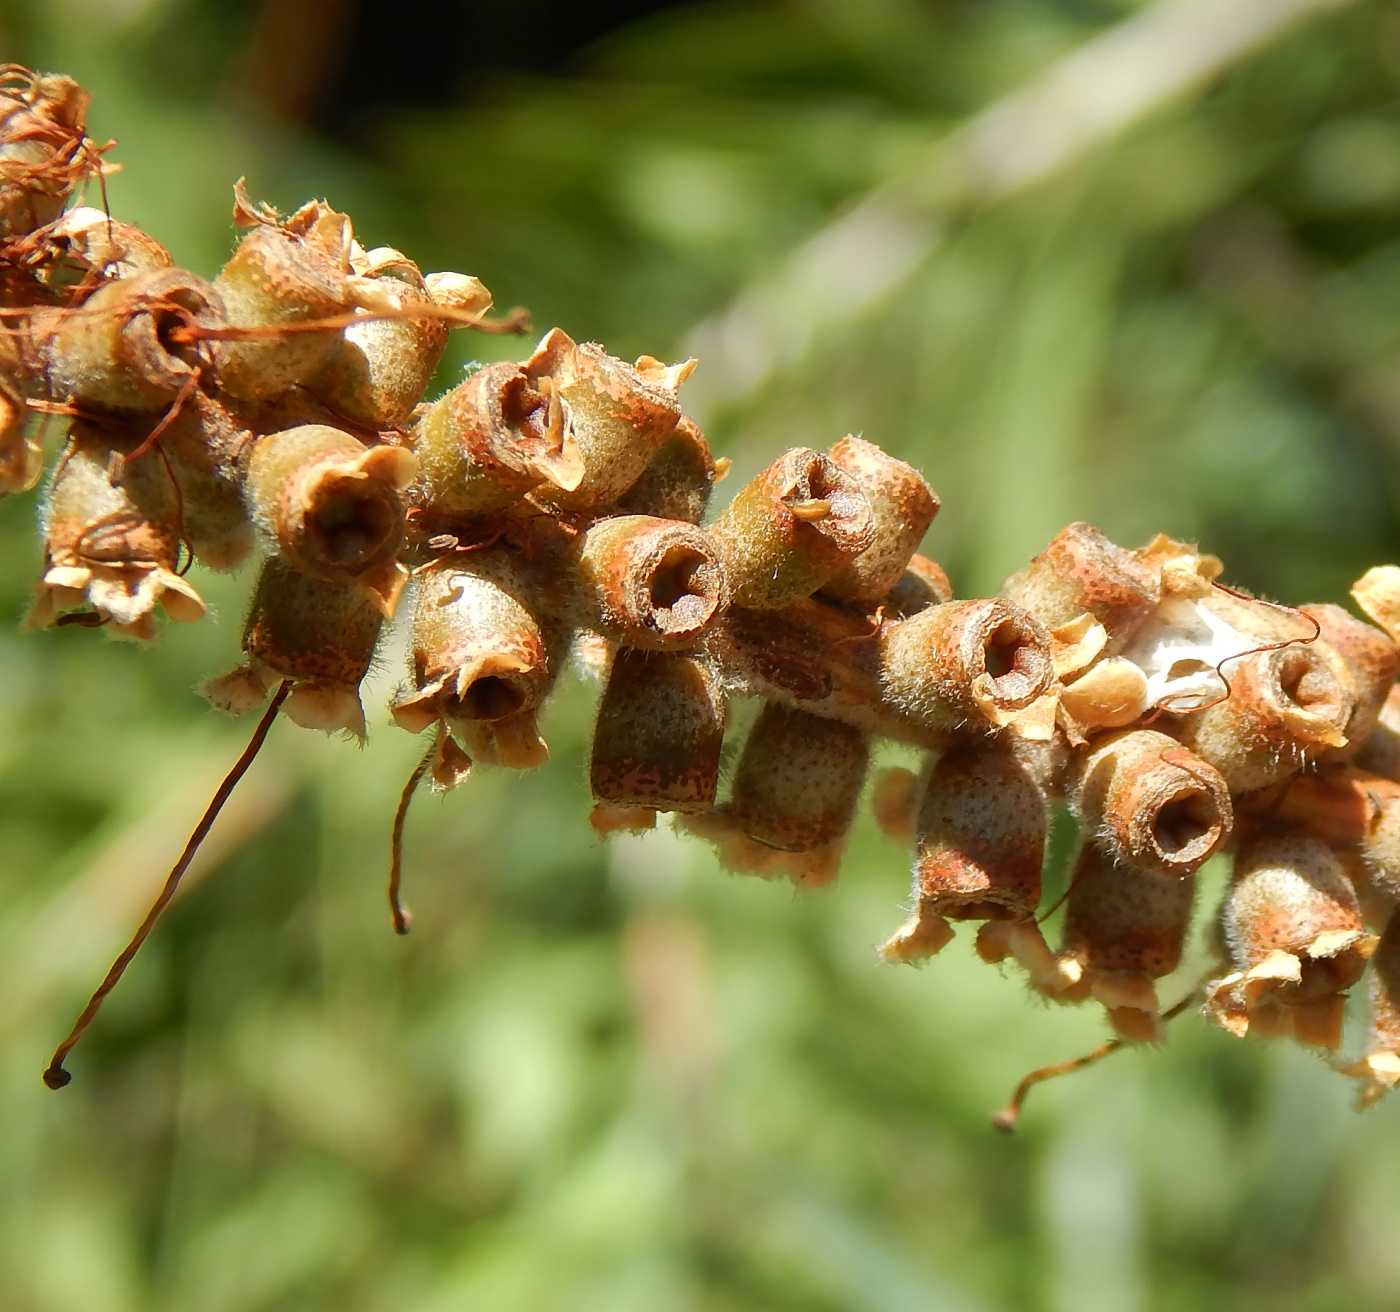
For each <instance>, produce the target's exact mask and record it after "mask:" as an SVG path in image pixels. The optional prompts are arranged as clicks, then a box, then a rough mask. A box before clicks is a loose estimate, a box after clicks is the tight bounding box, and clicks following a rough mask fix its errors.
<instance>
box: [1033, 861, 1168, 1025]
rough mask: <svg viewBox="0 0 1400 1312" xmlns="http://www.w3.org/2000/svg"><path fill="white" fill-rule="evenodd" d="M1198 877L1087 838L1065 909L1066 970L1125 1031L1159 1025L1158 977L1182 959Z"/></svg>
mask: <svg viewBox="0 0 1400 1312" xmlns="http://www.w3.org/2000/svg"><path fill="white" fill-rule="evenodd" d="M1195 884H1196V881H1195V880H1194V879H1191V878H1182V879H1163V878H1162V877H1161V876H1160V875H1156V874H1153V873H1151V872H1150V871H1146V870H1136V869H1134V868H1133V867H1132V866H1129V865H1124V864H1123V863H1121V862H1119V861H1115V860H1114V859H1113V857H1112V856H1110V855H1109V854H1108V853H1107V852H1105V851H1103V850H1102V849H1101V848H1100V847H1098V845H1097V844H1095V843H1085V844H1084V846H1083V847H1082V848H1081V849H1080V852H1079V857H1078V860H1077V861H1076V862H1075V866H1074V875H1073V877H1072V879H1071V881H1070V892H1069V898H1068V903H1067V909H1066V913H1065V929H1064V941H1063V943H1062V945H1061V948H1060V961H1061V970H1062V972H1063V973H1064V974H1065V975H1066V976H1067V977H1071V976H1073V975H1074V974H1075V973H1076V972H1080V974H1079V982H1080V984H1081V986H1082V987H1083V988H1084V989H1086V990H1087V991H1088V993H1090V994H1091V995H1092V996H1093V997H1094V998H1096V999H1097V1000H1098V1001H1099V1002H1101V1003H1102V1004H1103V1006H1104V1008H1105V1009H1106V1010H1107V1012H1108V1018H1109V1021H1110V1023H1111V1024H1112V1025H1113V1028H1114V1029H1115V1030H1117V1031H1118V1033H1119V1034H1120V1035H1122V1036H1123V1037H1124V1038H1125V1039H1133V1040H1136V1041H1138V1042H1151V1041H1152V1040H1154V1039H1156V1038H1157V1037H1158V1033H1157V992H1156V989H1155V988H1154V986H1153V981H1154V980H1158V979H1161V978H1162V977H1163V976H1164V975H1170V974H1171V973H1172V971H1174V970H1175V969H1176V968H1177V966H1178V964H1180V961H1181V949H1182V944H1183V943H1184V942H1185V940H1186V932H1187V930H1188V929H1189V928H1190V925H1191V903H1192V900H1193V898H1194V897H1195V891H1196V890H1195Z"/></svg>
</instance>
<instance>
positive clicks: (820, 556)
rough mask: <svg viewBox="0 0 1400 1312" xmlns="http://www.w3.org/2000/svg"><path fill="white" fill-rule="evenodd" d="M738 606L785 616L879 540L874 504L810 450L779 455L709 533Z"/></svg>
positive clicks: (856, 486)
mask: <svg viewBox="0 0 1400 1312" xmlns="http://www.w3.org/2000/svg"><path fill="white" fill-rule="evenodd" d="M710 533H711V534H712V535H713V537H714V539H715V542H716V543H717V544H718V545H719V549H720V555H721V557H722V558H723V560H724V569H725V574H726V575H727V576H728V578H729V587H730V591H731V593H732V594H733V597H734V604H735V605H737V606H746V607H750V608H753V609H756V610H778V609H781V608H782V607H784V606H791V605H792V604H793V603H795V602H798V601H802V600H804V599H805V598H807V597H810V596H811V595H812V594H813V593H814V592H816V591H817V589H818V588H820V587H821V586H822V585H823V584H824V583H827V582H829V581H830V580H831V579H832V578H834V577H835V576H836V574H837V573H839V572H840V570H841V569H842V568H843V567H844V566H845V565H847V564H848V563H849V562H850V561H852V560H854V559H855V558H856V557H857V556H859V555H860V553H861V552H862V551H864V550H865V549H866V548H867V547H868V546H869V545H870V544H871V542H872V541H873V540H874V536H875V525H874V522H873V520H872V519H871V514H870V503H869V502H868V501H867V500H866V498H865V493H864V492H862V491H861V490H860V487H859V485H858V484H857V483H856V481H855V479H853V478H852V477H851V476H850V475H849V474H847V473H845V472H844V471H843V470H841V469H839V468H837V466H836V465H834V464H833V463H832V462H831V461H830V460H828V459H827V458H826V457H825V456H824V455H822V454H820V453H819V452H817V451H813V450H811V448H809V447H797V448H794V449H793V450H791V451H789V452H787V453H786V454H785V455H782V456H780V457H779V458H778V459H777V460H775V461H774V462H773V463H772V464H771V465H769V466H768V468H767V469H765V470H764V471H763V472H762V473H761V474H760V475H759V476H758V477H757V478H755V479H754V480H753V481H752V482H751V483H749V484H747V485H746V486H744V487H742V488H740V489H739V491H738V492H737V493H735V495H734V499H733V500H732V501H731V502H730V503H729V505H728V506H726V507H725V509H724V512H723V513H722V514H721V515H720V517H719V518H718V519H717V520H716V521H715V522H714V524H713V525H712V526H711V528H710Z"/></svg>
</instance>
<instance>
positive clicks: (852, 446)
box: [822, 437, 938, 605]
mask: <svg viewBox="0 0 1400 1312" xmlns="http://www.w3.org/2000/svg"><path fill="white" fill-rule="evenodd" d="M827 456H828V458H829V459H830V460H831V462H832V464H834V465H835V466H836V467H837V468H838V469H841V470H844V471H845V472H846V473H847V474H849V475H850V476H851V477H852V478H853V479H855V481H856V484H857V486H858V487H859V488H860V490H861V491H862V492H864V493H865V499H866V501H868V502H869V504H870V516H871V523H872V524H873V525H874V536H873V538H872V540H871V543H870V545H869V546H868V547H866V549H865V550H864V551H862V552H861V553H860V555H858V556H857V557H856V558H855V559H854V560H852V561H851V562H850V563H849V564H847V565H845V566H843V567H842V569H841V571H840V573H838V574H837V575H836V576H835V577H834V578H832V579H828V580H827V582H826V583H824V584H823V585H822V592H823V594H825V595H826V596H828V597H835V598H836V599H837V600H838V601H852V602H862V603H867V604H870V605H873V604H874V603H876V602H878V601H880V600H882V599H883V598H884V597H885V596H886V594H887V593H889V591H890V590H891V589H892V588H893V587H894V586H895V585H896V584H897V583H898V582H899V581H900V578H901V577H902V576H903V574H904V572H905V569H906V568H907V566H908V565H909V561H910V558H911V557H912V556H913V554H914V549H915V548H916V547H917V546H918V545H919V543H920V541H922V539H923V536H924V533H925V532H926V531H927V530H928V526H929V525H930V524H932V523H933V517H934V516H935V515H936V514H938V495H937V493H935V492H934V490H933V489H932V488H931V487H929V485H928V484H927V483H926V482H925V481H924V477H923V475H922V474H920V473H919V471H918V470H917V469H915V468H914V467H913V466H912V465H906V464H905V463H904V461H902V460H896V459H895V458H894V457H893V456H889V455H886V454H885V453H884V452H883V451H881V450H880V448H879V447H878V446H876V445H875V444H874V443H873V442H865V441H862V440H861V439H860V438H858V437H846V438H842V440H841V441H839V442H837V443H836V445H835V446H833V447H832V448H831V450H830V451H828V452H827Z"/></svg>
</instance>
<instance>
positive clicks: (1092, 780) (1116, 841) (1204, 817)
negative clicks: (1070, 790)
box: [1075, 729, 1233, 879]
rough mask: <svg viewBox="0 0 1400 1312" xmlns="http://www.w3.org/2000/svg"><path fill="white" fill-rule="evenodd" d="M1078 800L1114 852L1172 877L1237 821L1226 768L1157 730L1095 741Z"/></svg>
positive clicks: (1201, 859)
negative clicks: (1223, 772) (1215, 765)
mask: <svg viewBox="0 0 1400 1312" xmlns="http://www.w3.org/2000/svg"><path fill="white" fill-rule="evenodd" d="M1075 802H1076V806H1077V808H1078V811H1079V816H1080V819H1081V821H1082V822H1083V824H1084V826H1085V828H1086V829H1087V830H1088V831H1089V832H1090V833H1093V834H1095V835H1096V836H1097V838H1098V841H1099V842H1100V843H1102V844H1103V846H1104V848H1105V850H1106V852H1107V853H1108V854H1109V855H1110V856H1112V857H1114V858H1115V859H1117V860H1119V861H1122V862H1124V863H1126V864H1127V865H1130V866H1133V867H1135V868H1137V869H1139V870H1143V871H1148V872H1151V873H1153V874H1155V875H1159V876H1166V877H1168V878H1177V879H1179V878H1182V877H1184V876H1186V875H1192V874H1195V873H1196V871H1197V870H1199V869H1200V868H1201V866H1202V865H1204V864H1205V862H1206V860H1207V859H1208V858H1209V857H1211V856H1213V855H1214V854H1215V853H1216V852H1218V851H1219V850H1220V848H1221V847H1222V846H1223V845H1224V843H1225V841H1226V840H1227V839H1228V838H1229V836H1230V829H1231V825H1232V823H1233V809H1232V807H1231V804H1230V792H1229V789H1228V788H1226V786H1225V781H1224V779H1222V778H1221V777H1220V773H1219V772H1218V771H1217V770H1215V769H1213V768H1212V767H1211V766H1209V765H1207V764H1206V763H1205V762H1204V761H1203V760H1201V759H1200V757H1198V756H1196V755H1194V754H1193V753H1192V752H1189V751H1188V750H1187V749H1186V748H1184V747H1183V746H1182V745H1181V744H1180V743H1179V742H1177V740H1176V739H1175V738H1172V737H1170V736H1169V735H1167V734H1164V733H1158V732H1156V731H1155V730H1153V729H1135V730H1132V731H1130V732H1128V733H1123V734H1118V735H1116V736H1115V737H1113V738H1112V739H1110V740H1109V741H1108V742H1106V743H1103V744H1100V745H1096V746H1095V748H1094V750H1093V751H1092V752H1090V753H1089V755H1088V756H1087V757H1085V759H1084V762H1083V765H1082V770H1081V773H1080V775H1079V779H1078V781H1077V784H1076V788H1075Z"/></svg>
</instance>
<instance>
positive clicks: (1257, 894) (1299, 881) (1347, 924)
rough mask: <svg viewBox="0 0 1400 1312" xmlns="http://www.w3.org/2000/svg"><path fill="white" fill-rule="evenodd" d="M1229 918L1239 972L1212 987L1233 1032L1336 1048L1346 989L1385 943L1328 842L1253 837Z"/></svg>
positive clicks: (1225, 915) (1238, 865)
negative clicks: (1370, 927)
mask: <svg viewBox="0 0 1400 1312" xmlns="http://www.w3.org/2000/svg"><path fill="white" fill-rule="evenodd" d="M1221 923H1222V927H1223V929H1224V933H1225V939H1226V942H1227V944H1228V946H1229V949H1230V956H1231V960H1232V962H1233V964H1234V966H1235V969H1234V971H1233V973H1231V974H1229V975H1227V976H1226V977H1225V978H1224V979H1220V980H1217V981H1215V982H1214V983H1213V984H1212V985H1211V987H1210V993H1209V996H1208V998H1207V1001H1206V1008H1207V1010H1208V1011H1209V1012H1210V1013H1211V1015H1213V1016H1214V1017H1215V1019H1216V1020H1217V1021H1219V1022H1220V1024H1221V1025H1223V1026H1224V1027H1225V1028H1226V1029H1228V1030H1230V1032H1231V1033H1233V1034H1245V1033H1246V1032H1248V1031H1250V1030H1255V1031H1258V1032H1260V1033H1263V1034H1266V1035H1268V1034H1282V1033H1295V1034H1296V1035H1297V1037H1298V1039H1299V1040H1300V1041H1301V1042H1303V1043H1310V1044H1314V1045H1316V1046H1318V1047H1323V1048H1335V1047H1336V1046H1337V1044H1338V1043H1339V1042H1340V1040H1341V1032H1342V1010H1343V1006H1344V1002H1345V998H1344V996H1343V994H1344V992H1345V990H1346V989H1349V988H1350V987H1351V986H1352V985H1353V984H1355V983H1356V981H1357V980H1358V979H1360V978H1361V973H1362V971H1363V970H1364V969H1365V966H1366V959H1367V957H1368V956H1369V955H1370V954H1371V951H1372V949H1373V948H1374V947H1375V941H1376V940H1375V938H1374V936H1372V935H1369V934H1367V933H1366V932H1365V931H1364V929H1363V926H1362V921H1361V911H1360V908H1359V906H1358V905H1357V900H1356V893H1355V891H1354V890H1353V888H1352V886H1351V884H1350V882H1349V881H1348V880H1347V877H1346V873H1345V871H1344V870H1343V868H1342V866H1341V864H1340V863H1339V861H1338V860H1337V858H1336V856H1334V855H1333V853H1332V852H1331V851H1330V850H1329V849H1328V847H1327V845H1326V844H1325V843H1323V842H1322V841H1321V840H1319V839H1316V838H1313V837H1311V836H1309V835H1306V834H1298V833H1287V832H1280V833H1265V834H1263V835H1261V836H1260V837H1258V838H1255V839H1254V840H1253V841H1251V842H1250V843H1248V844H1246V846H1245V847H1244V848H1243V849H1241V851H1240V853H1239V855H1238V857H1237V858H1236V860H1235V877H1234V881H1233V883H1232V884H1231V886H1230V891H1229V893H1228V894H1227V895H1226V898H1225V902H1224V905H1223V907H1222V908H1221Z"/></svg>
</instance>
